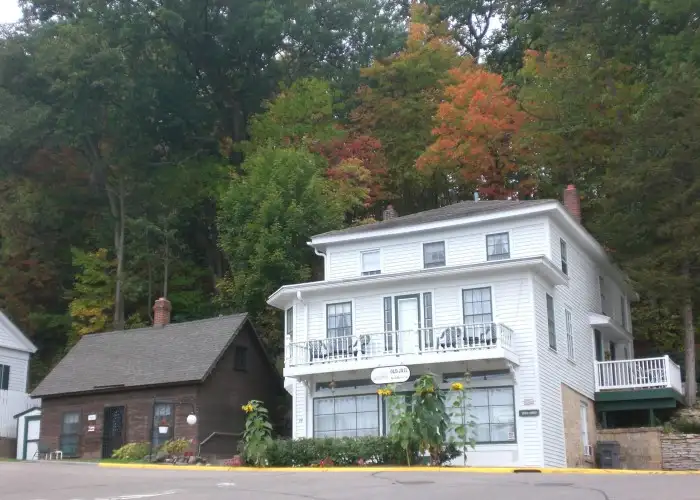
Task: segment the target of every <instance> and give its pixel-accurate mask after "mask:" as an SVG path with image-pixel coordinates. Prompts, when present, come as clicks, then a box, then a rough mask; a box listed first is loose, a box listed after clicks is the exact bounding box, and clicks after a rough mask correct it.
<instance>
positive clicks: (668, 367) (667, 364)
mask: <svg viewBox="0 0 700 500" xmlns="http://www.w3.org/2000/svg"><path fill="white" fill-rule="evenodd" d="M664 372H665V373H666V387H671V358H669V357H668V354H666V355H664Z"/></svg>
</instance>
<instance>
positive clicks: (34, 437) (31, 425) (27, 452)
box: [22, 417, 41, 460]
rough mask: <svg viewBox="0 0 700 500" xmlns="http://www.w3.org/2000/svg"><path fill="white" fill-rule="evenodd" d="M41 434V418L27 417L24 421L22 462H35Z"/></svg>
mask: <svg viewBox="0 0 700 500" xmlns="http://www.w3.org/2000/svg"><path fill="white" fill-rule="evenodd" d="M40 434H41V417H27V418H26V419H25V420H24V436H25V448H24V456H23V457H22V458H23V459H24V460H36V459H37V458H39V457H38V456H37V452H38V451H39V435H40Z"/></svg>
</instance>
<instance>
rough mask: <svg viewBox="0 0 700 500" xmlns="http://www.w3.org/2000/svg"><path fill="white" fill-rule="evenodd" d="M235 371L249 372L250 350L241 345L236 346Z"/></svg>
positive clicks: (234, 355)
mask: <svg viewBox="0 0 700 500" xmlns="http://www.w3.org/2000/svg"><path fill="white" fill-rule="evenodd" d="M233 369H234V370H236V371H239V372H244V371H247V370H248V348H247V347H243V346H240V345H237V346H236V350H235V351H234V352H233Z"/></svg>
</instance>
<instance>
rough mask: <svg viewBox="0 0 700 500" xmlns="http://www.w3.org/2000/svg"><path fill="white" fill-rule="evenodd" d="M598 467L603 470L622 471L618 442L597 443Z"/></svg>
mask: <svg viewBox="0 0 700 500" xmlns="http://www.w3.org/2000/svg"><path fill="white" fill-rule="evenodd" d="M596 455H597V458H598V467H599V468H601V469H620V468H621V466H620V443H618V442H617V441H598V442H597V443H596Z"/></svg>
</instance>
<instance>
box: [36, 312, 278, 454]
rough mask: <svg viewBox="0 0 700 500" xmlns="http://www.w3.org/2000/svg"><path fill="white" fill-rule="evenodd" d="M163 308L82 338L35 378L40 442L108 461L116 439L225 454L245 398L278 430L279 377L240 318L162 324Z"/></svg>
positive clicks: (239, 427)
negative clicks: (176, 443) (147, 322)
mask: <svg viewBox="0 0 700 500" xmlns="http://www.w3.org/2000/svg"><path fill="white" fill-rule="evenodd" d="M169 306H170V304H169V302H167V301H166V300H165V299H159V301H157V302H156V305H155V307H154V310H155V315H154V317H155V321H154V323H155V324H154V326H153V327H149V328H140V329H135V330H126V331H118V332H110V333H100V334H92V335H86V336H84V337H83V338H81V339H80V341H79V342H78V343H77V344H76V345H75V346H74V347H73V348H72V349H71V350H70V352H69V353H68V354H67V355H66V356H65V358H63V360H61V362H60V363H59V364H58V365H57V366H56V367H55V368H54V369H53V370H52V371H51V373H49V375H48V376H47V377H46V378H45V379H44V380H43V381H42V382H41V384H39V386H38V387H37V388H36V389H35V390H34V392H33V396H34V397H40V398H42V417H41V443H42V444H43V445H46V446H49V447H50V448H51V449H53V450H56V449H59V450H62V451H63V454H64V457H81V458H108V457H110V456H111V455H112V452H113V451H114V450H116V449H118V448H120V447H121V446H122V445H124V444H126V443H130V442H148V441H149V439H150V440H152V442H153V443H154V446H155V447H157V446H158V445H160V444H162V443H164V442H165V441H167V440H168V439H173V438H175V439H178V438H186V439H189V440H191V441H192V448H191V449H192V451H195V452H196V451H200V452H201V455H203V456H208V457H225V456H228V457H230V456H232V455H233V454H234V453H235V452H236V447H237V444H238V441H239V439H240V434H241V433H242V432H243V427H244V423H245V414H244V413H243V412H242V411H241V406H242V405H244V404H245V403H246V402H247V401H249V400H251V399H258V400H261V401H263V402H264V403H265V406H266V407H267V408H268V409H269V410H270V414H271V418H272V419H273V423H276V424H278V426H277V427H278V428H281V429H283V428H284V426H283V424H282V422H283V419H284V408H285V406H286V399H287V396H286V393H285V391H284V388H283V386H282V379H281V378H280V376H279V374H278V372H277V371H276V369H275V367H274V365H273V363H272V362H271V360H270V358H269V357H268V356H267V354H266V352H265V349H264V348H263V345H262V343H261V341H260V339H259V337H258V336H257V334H256V333H255V330H254V329H253V326H252V324H251V323H250V321H249V320H248V317H247V315H246V314H238V315H232V316H221V317H218V318H213V319H209V320H202V321H192V322H188V323H179V324H169V317H170V314H169V312H170V307H169ZM193 411H194V412H195V414H196V416H197V422H196V424H194V425H190V424H188V422H187V417H188V415H189V414H191V413H192V412H193ZM165 427H167V431H166V432H163V430H164V428H165ZM149 436H150V437H149ZM200 448H201V449H200Z"/></svg>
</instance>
